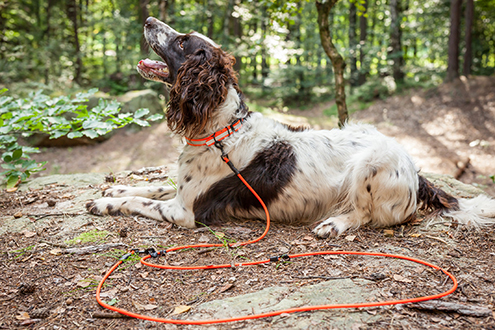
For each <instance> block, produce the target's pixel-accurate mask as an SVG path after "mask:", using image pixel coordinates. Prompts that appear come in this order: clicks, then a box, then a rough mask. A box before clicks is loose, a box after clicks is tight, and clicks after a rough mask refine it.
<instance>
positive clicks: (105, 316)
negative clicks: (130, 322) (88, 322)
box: [92, 312, 129, 319]
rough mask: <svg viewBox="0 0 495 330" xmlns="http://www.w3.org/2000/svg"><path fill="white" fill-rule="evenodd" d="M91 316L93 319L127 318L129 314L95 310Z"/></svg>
mask: <svg viewBox="0 0 495 330" xmlns="http://www.w3.org/2000/svg"><path fill="white" fill-rule="evenodd" d="M92 317H93V318H94V319H120V318H123V319H127V318H129V316H127V315H124V314H120V313H103V312H95V313H93V315H92Z"/></svg>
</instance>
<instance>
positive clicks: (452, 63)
mask: <svg viewBox="0 0 495 330" xmlns="http://www.w3.org/2000/svg"><path fill="white" fill-rule="evenodd" d="M461 5H462V0H451V1H450V36H449V50H448V56H449V59H448V66H447V77H446V78H445V81H446V82H449V81H452V80H454V79H456V78H458V77H459V39H460V32H461Z"/></svg>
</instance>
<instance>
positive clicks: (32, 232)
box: [22, 230, 36, 238]
mask: <svg viewBox="0 0 495 330" xmlns="http://www.w3.org/2000/svg"><path fill="white" fill-rule="evenodd" d="M22 233H23V234H24V237H26V238H30V237H33V236H36V232H34V231H29V230H23V231H22Z"/></svg>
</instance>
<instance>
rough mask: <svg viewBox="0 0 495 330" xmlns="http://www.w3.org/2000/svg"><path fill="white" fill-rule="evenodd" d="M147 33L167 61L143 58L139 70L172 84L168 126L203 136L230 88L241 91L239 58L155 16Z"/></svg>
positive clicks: (203, 38) (148, 24)
mask: <svg viewBox="0 0 495 330" xmlns="http://www.w3.org/2000/svg"><path fill="white" fill-rule="evenodd" d="M144 35H145V37H146V40H147V41H148V44H149V45H150V47H151V48H152V49H153V51H154V52H155V53H156V54H157V55H159V56H160V57H161V58H162V59H163V61H164V62H160V61H152V60H149V59H146V60H142V61H140V62H139V64H138V66H137V70H138V72H139V73H140V74H141V76H143V77H144V78H146V79H149V80H154V81H159V82H162V83H165V84H167V85H170V86H171V90H170V101H169V108H168V111H167V121H168V126H169V127H170V129H171V130H172V131H173V132H175V133H177V134H181V135H185V136H188V137H195V136H199V135H201V134H202V133H203V132H204V130H205V127H206V125H207V121H208V119H209V118H211V117H212V115H213V112H214V111H215V109H217V108H218V106H219V105H220V104H222V103H223V102H224V101H225V99H226V97H227V93H228V89H229V87H234V88H235V89H236V90H238V91H239V89H238V86H237V78H236V75H235V72H234V70H233V65H234V63H235V58H234V57H233V56H232V55H229V54H227V53H226V52H224V51H223V50H222V49H221V48H220V46H219V45H218V44H216V43H215V42H214V41H212V40H211V39H210V38H208V37H206V36H204V35H202V34H200V33H197V32H191V33H187V34H183V33H179V32H177V31H175V30H174V29H172V28H171V27H170V26H168V25H167V24H165V23H163V22H160V21H159V20H157V19H155V18H153V17H149V18H148V19H147V20H146V24H145V26H144Z"/></svg>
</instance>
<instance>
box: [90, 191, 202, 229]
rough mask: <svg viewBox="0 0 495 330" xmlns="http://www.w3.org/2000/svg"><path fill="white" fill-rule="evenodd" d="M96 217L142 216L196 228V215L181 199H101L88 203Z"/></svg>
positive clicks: (134, 197)
mask: <svg viewBox="0 0 495 330" xmlns="http://www.w3.org/2000/svg"><path fill="white" fill-rule="evenodd" d="M86 208H87V209H88V211H89V212H91V213H92V214H95V215H141V216H144V217H147V218H151V219H155V220H157V221H168V222H170V223H174V224H176V225H178V226H181V227H186V228H194V227H196V225H195V222H194V214H193V213H192V211H189V210H188V209H187V208H186V207H185V206H183V205H182V203H181V202H180V200H179V199H177V198H174V199H171V200H168V201H157V200H152V199H149V198H144V197H136V196H133V197H118V198H110V197H105V198H100V199H97V200H91V201H88V202H87V203H86Z"/></svg>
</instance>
